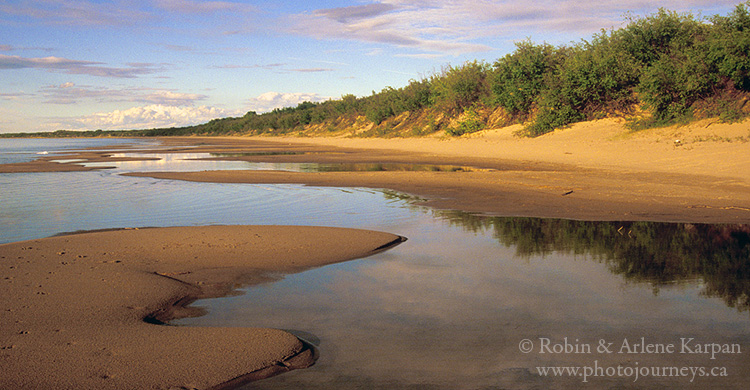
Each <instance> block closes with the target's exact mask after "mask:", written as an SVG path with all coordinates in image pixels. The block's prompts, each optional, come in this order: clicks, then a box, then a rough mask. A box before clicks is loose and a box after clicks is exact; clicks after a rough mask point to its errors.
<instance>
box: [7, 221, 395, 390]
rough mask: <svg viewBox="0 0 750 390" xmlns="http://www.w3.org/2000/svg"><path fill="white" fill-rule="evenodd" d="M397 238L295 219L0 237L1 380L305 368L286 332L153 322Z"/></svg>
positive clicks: (187, 376)
mask: <svg viewBox="0 0 750 390" xmlns="http://www.w3.org/2000/svg"><path fill="white" fill-rule="evenodd" d="M401 240H402V238H401V237H399V236H396V235H393V234H388V233H380V232H373V231H366V230H355V229H341V228H323V227H299V226H209V227H189V228H153V229H127V230H113V231H101V232H89V233H83V234H74V235H65V236H56V237H51V238H46V239H40V240H32V241H25V242H18V243H12V244H5V245H0V264H2V268H1V271H0V282H2V285H0V307H1V308H2V315H1V316H0V369H1V370H2V375H0V388H3V389H150V388H154V389H193V388H195V389H223V388H232V387H233V386H236V385H237V384H241V383H245V382H247V381H251V380H255V379H260V378H264V377H267V376H270V375H274V374H278V373H281V372H286V371H289V370H292V369H295V368H304V367H307V366H309V365H311V364H313V363H314V353H313V350H311V349H310V348H308V346H306V345H305V344H304V343H303V342H301V341H300V340H299V339H298V338H297V337H295V336H293V335H291V334H290V333H287V332H285V331H281V330H275V329H261V328H199V327H175V326H164V325H158V324H157V323H159V322H164V321H167V320H169V319H171V318H176V317H184V316H190V315H196V314H199V313H196V312H195V309H190V308H188V309H185V308H184V307H183V306H184V305H187V304H189V303H191V302H192V301H194V300H195V299H199V298H208V297H216V296H224V295H226V294H227V293H229V292H231V291H232V290H233V289H234V288H236V287H237V286H243V285H252V284H256V283H262V282H269V281H273V280H275V279H278V278H280V277H282V276H283V274H288V273H295V272H300V271H303V270H305V269H309V268H311V267H317V266H321V265H325V264H330V263H334V262H340V261H345V260H350V259H355V258H361V257H366V256H369V255H371V254H373V253H377V252H379V251H382V250H385V249H387V248H390V247H391V246H393V245H396V244H398V243H400V242H401Z"/></svg>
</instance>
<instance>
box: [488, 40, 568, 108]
mask: <svg viewBox="0 0 750 390" xmlns="http://www.w3.org/2000/svg"><path fill="white" fill-rule="evenodd" d="M558 53H559V50H558V49H555V48H554V47H552V46H551V45H548V44H543V45H535V44H533V43H531V42H530V41H528V40H526V41H523V42H519V43H516V51H515V52H513V53H512V54H508V55H506V56H505V57H503V58H501V59H499V60H497V62H495V64H494V68H495V72H494V74H493V77H492V80H491V81H492V87H491V88H492V92H493V94H494V98H495V102H496V103H497V104H498V105H499V106H500V107H502V108H504V109H505V110H506V111H507V112H508V114H509V115H510V116H512V117H521V119H525V118H526V116H528V115H529V112H530V110H531V107H532V105H533V104H534V103H535V102H536V100H537V99H538V98H539V95H540V94H541V92H542V91H543V90H545V89H546V88H547V85H546V83H547V80H548V79H549V78H550V77H551V74H553V73H554V71H555V69H556V68H557V66H558V64H559V62H560V57H561V56H560V55H559V54H558Z"/></svg>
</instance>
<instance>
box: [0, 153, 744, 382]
mask: <svg viewBox="0 0 750 390" xmlns="http://www.w3.org/2000/svg"><path fill="white" fill-rule="evenodd" d="M106 141H107V140H96V142H103V143H102V144H100V145H102V146H103V145H104V144H106ZM5 142H6V140H0V150H7V148H9V147H8V146H7V145H3V143H5ZM81 142H84V143H87V145H90V144H88V143H89V142H91V141H90V140H87V141H83V140H82V141H81ZM121 142H122V141H121ZM37 146H38V145H37ZM93 146H97V145H93ZM73 147H77V146H73ZM3 148H6V149H3ZM21 149H23V148H21ZM47 149H53V148H47ZM47 149H45V150H47ZM16 150H18V148H16ZM34 150H38V149H33V150H29V151H27V152H26V153H36V152H34ZM151 157H154V158H158V157H160V156H159V155H154V156H151ZM0 158H1V157H0ZM167 160H169V161H167ZM118 164H119V163H118ZM128 164H130V163H128ZM146 164H158V170H173V169H174V170H184V169H187V168H186V166H185V165H182V164H196V162H195V161H190V160H182V159H174V158H173V159H165V161H161V162H157V163H146ZM198 164H200V163H198ZM207 164H210V165H202V166H194V165H193V166H192V167H191V168H190V169H191V170H193V169H198V170H201V169H220V168H222V167H228V168H231V169H247V167H245V168H242V167H240V166H236V165H232V164H234V163H226V165H223V166H222V164H223V163H221V162H210V163H207ZM143 167H144V165H138V164H135V165H129V166H128V165H118V168H117V169H108V170H98V171H92V172H65V173H26V174H0V199H2V206H0V226H2V231H1V232H0V242H12V241H18V240H23V239H30V238H39V237H46V236H50V235H54V234H57V233H60V232H68V231H76V230H89V229H103V228H115V227H136V226H178V225H188V226H191V225H209V224H286V225H325V226H341V227H354V228H365V229H373V230H382V231H387V232H391V233H395V234H400V235H403V236H406V237H408V238H409V240H408V241H407V242H405V243H404V244H401V245H400V246H398V247H396V248H394V249H391V250H389V251H386V252H384V253H381V254H378V255H375V256H372V257H369V258H366V259H361V260H356V261H351V262H346V263H341V264H336V265H331V266H326V267H321V268H317V269H313V270H309V271H306V272H303V273H300V274H294V275H286V276H284V277H280V278H279V280H278V281H276V282H274V283H268V284H264V285H256V286H245V287H242V289H241V290H242V292H243V294H241V295H237V296H232V297H226V298H221V299H213V300H206V301H199V302H197V303H196V305H199V306H202V307H205V308H206V309H207V310H208V314H207V315H205V316H203V317H198V318H191V319H182V320H178V321H175V323H176V324H177V325H180V326H240V327H241V326H263V327H274V328H280V329H287V330H290V331H292V332H294V333H295V334H297V335H299V336H300V337H302V338H305V339H306V340H308V341H310V342H312V343H314V344H316V345H317V346H318V348H319V351H320V359H319V360H318V362H317V363H316V364H315V365H314V366H313V367H311V368H308V369H305V370H297V371H293V372H290V373H287V374H284V375H280V376H277V377H274V378H269V379H267V380H264V381H260V382H256V383H253V384H250V385H248V386H246V387H245V389H299V388H306V389H501V388H508V389H550V388H551V389H554V388H558V389H578V388H591V389H601V388H618V389H622V388H624V389H661V388H691V389H693V388H694V389H713V388H735V389H744V388H746V384H747V381H748V380H749V379H750V332H749V331H750V313H749V312H748V308H749V307H750V303H749V302H748V291H749V290H750V260H749V258H750V228H749V227H748V226H736V225H731V226H724V225H694V224H663V223H644V222H638V223H631V222H581V221H567V220H549V219H535V218H502V217H481V216H476V215H472V214H468V213H462V212H458V211H439V210H433V209H428V208H424V207H420V206H416V205H415V204H414V199H412V198H410V197H408V196H405V195H403V194H399V193H396V192H392V191H375V190H369V189H356V188H355V189H351V188H317V187H307V186H301V185H250V184H213V183H190V182H180V181H172V180H155V179H149V178H135V177H125V176H120V175H119V173H121V172H123V171H129V170H139V168H143ZM149 169H152V170H155V169H156V168H153V167H152V168H146V169H143V170H149ZM644 344H645V346H644ZM639 345H640V347H639ZM716 346H718V347H716ZM527 348H528V349H527ZM712 348H718V349H719V352H718V353H717V352H715V351H713V352H709V353H703V352H704V351H706V350H711V349H712ZM737 348H739V351H738V350H737ZM737 352H741V353H737ZM545 367H556V368H557V367H560V368H561V369H562V367H568V368H567V370H568V371H564V372H558V374H560V375H557V376H555V372H553V371H549V372H548V373H547V375H544V374H543V371H544V368H545ZM576 369H577V370H578V371H577V372H576V371H575V370H576ZM540 370H541V371H540Z"/></svg>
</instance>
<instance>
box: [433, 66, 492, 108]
mask: <svg viewBox="0 0 750 390" xmlns="http://www.w3.org/2000/svg"><path fill="white" fill-rule="evenodd" d="M488 70H489V66H487V65H486V64H485V63H482V62H478V61H473V62H467V63H465V64H464V65H463V66H461V67H453V66H449V67H448V68H447V69H445V70H444V71H443V74H442V75H440V76H436V77H434V78H433V80H432V82H431V89H430V102H431V103H432V104H434V105H435V106H437V107H438V108H440V109H445V110H448V111H451V112H454V113H455V112H461V111H462V110H463V109H465V108H466V107H469V106H471V105H472V104H474V103H476V102H478V101H479V100H480V99H481V98H483V97H486V96H489V86H488V85H487V72H488Z"/></svg>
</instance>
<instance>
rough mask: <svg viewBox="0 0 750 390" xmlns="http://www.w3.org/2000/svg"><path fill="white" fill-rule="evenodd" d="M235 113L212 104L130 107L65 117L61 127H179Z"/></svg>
mask: <svg viewBox="0 0 750 390" xmlns="http://www.w3.org/2000/svg"><path fill="white" fill-rule="evenodd" d="M235 114H236V113H234V112H230V111H228V110H225V109H221V108H216V107H208V106H200V107H177V106H167V105H163V104H152V105H148V106H143V107H133V108H129V109H127V110H115V111H111V112H99V113H95V114H92V115H88V116H84V117H80V118H75V119H71V120H63V121H61V122H63V123H61V124H60V125H59V126H62V127H63V128H67V129H74V130H95V129H104V130H116V129H149V128H162V127H179V126H190V125H196V124H200V123H205V122H208V121H210V120H211V119H216V118H222V117H227V116H232V115H235Z"/></svg>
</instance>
